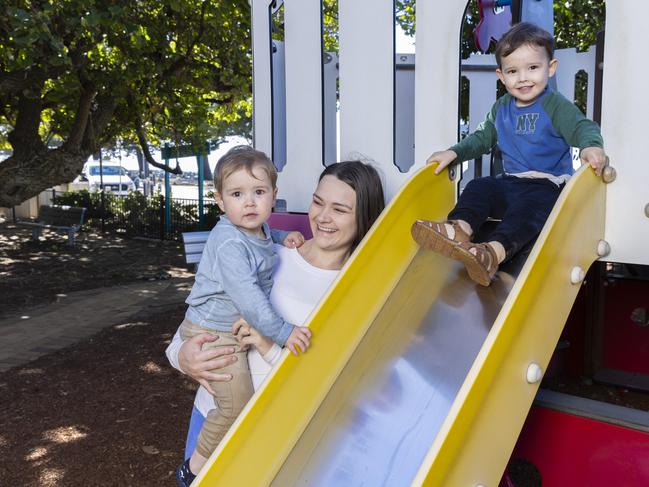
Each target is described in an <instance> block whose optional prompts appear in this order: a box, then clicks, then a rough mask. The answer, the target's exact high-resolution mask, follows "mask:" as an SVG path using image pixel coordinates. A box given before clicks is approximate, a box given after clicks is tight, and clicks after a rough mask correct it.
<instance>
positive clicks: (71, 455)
mask: <svg viewBox="0 0 649 487" xmlns="http://www.w3.org/2000/svg"><path fill="white" fill-rule="evenodd" d="M183 314H184V307H181V308H179V309H177V310H175V311H173V312H170V313H169V312H167V313H164V314H161V315H158V316H150V317H142V318H140V319H137V320H133V321H131V322H129V323H120V324H117V325H114V326H112V327H110V328H107V329H104V330H103V331H101V332H100V333H99V334H97V335H95V336H94V337H92V338H90V339H88V340H84V341H82V342H79V343H77V344H76V345H74V346H73V347H69V348H66V349H63V350H60V351H58V352H55V353H52V354H49V355H45V356H43V357H41V358H39V359H37V360H35V361H33V362H31V363H29V364H28V365H26V366H23V367H19V368H15V369H11V370H8V371H6V372H4V373H1V374H0V418H2V419H1V420H0V423H1V425H2V426H1V428H0V457H2V464H3V467H2V468H1V469H0V485H2V486H76V485H91V486H94V485H97V486H99V485H101V486H113V485H114V486H164V485H169V486H172V485H175V479H174V469H175V467H176V466H177V465H178V464H180V462H181V461H182V456H183V455H182V452H183V448H184V438H185V434H186V431H187V425H188V420H189V414H190V412H191V407H192V401H193V396H194V392H195V386H194V384H193V383H192V381H190V380H187V379H185V378H184V377H183V376H181V375H180V374H179V373H177V372H176V371H174V370H173V369H171V368H170V366H169V364H168V363H167V360H166V357H165V355H164V349H165V348H166V346H167V344H168V343H169V340H170V339H171V337H172V335H173V333H174V332H175V330H176V327H177V326H178V323H180V321H181V320H182V316H183Z"/></svg>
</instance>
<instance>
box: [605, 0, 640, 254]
mask: <svg viewBox="0 0 649 487" xmlns="http://www.w3.org/2000/svg"><path fill="white" fill-rule="evenodd" d="M647 18H649V2H647V1H646V0H624V1H622V0H608V1H607V2H606V45H605V49H604V80H603V93H602V134H603V136H604V146H605V147H606V152H607V153H608V155H609V157H610V159H611V165H612V166H614V167H615V169H617V179H616V180H615V181H614V182H613V183H611V184H609V185H608V187H607V195H606V197H607V200H606V240H607V241H608V242H609V243H610V245H611V254H610V255H609V256H608V257H606V260H611V261H614V262H625V263H636V264H649V251H648V249H649V217H647V215H645V208H646V205H648V204H649V189H648V188H649V164H647V156H646V150H645V147H644V145H645V140H646V134H645V131H646V126H645V122H646V120H647V113H649V101H647V97H646V96H645V94H644V93H643V89H642V86H643V83H642V81H639V80H646V79H647V78H649V64H647V63H646V62H643V60H646V59H647V47H646V44H645V43H644V42H643V36H644V32H645V29H646V28H647V27H646V25H645V24H646V19H647Z"/></svg>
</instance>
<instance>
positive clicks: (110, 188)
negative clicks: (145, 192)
mask: <svg viewBox="0 0 649 487" xmlns="http://www.w3.org/2000/svg"><path fill="white" fill-rule="evenodd" d="M82 175H83V176H84V177H85V179H87V181H88V190H89V191H90V192H94V191H99V190H100V189H101V187H102V186H101V182H102V179H103V188H104V191H105V192H107V193H108V192H110V193H113V194H116V195H119V196H125V195H127V194H128V193H129V192H130V191H134V190H135V183H134V182H133V180H132V179H131V178H130V177H129V175H128V173H127V172H126V169H124V168H123V167H121V166H119V165H117V164H114V163H110V162H104V163H103V164H102V166H101V169H100V166H99V163H98V162H92V163H89V164H86V165H85V166H84V168H83V174H82ZM102 176H103V178H102Z"/></svg>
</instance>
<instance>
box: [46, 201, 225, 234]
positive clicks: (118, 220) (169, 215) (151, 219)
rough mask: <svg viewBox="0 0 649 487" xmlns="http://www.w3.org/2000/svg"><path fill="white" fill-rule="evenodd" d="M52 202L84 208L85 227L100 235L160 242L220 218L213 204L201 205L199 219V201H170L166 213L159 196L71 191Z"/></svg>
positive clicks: (199, 228)
mask: <svg viewBox="0 0 649 487" xmlns="http://www.w3.org/2000/svg"><path fill="white" fill-rule="evenodd" d="M52 201H53V202H54V203H55V204H60V205H71V206H83V207H85V208H87V209H88V211H87V213H86V214H87V219H86V225H89V226H92V227H95V228H98V229H100V230H102V231H107V232H116V233H123V234H125V235H128V236H131V237H136V236H137V237H145V238H152V239H160V240H167V239H169V240H180V238H181V234H182V232H189V231H196V230H209V229H211V228H212V227H213V226H214V225H215V224H216V222H217V221H218V216H219V215H220V214H221V211H220V209H219V208H218V206H217V205H216V203H212V202H206V201H204V203H203V205H204V212H203V217H202V218H199V210H198V208H199V200H197V199H182V198H171V199H170V204H169V210H168V211H167V208H166V206H165V204H166V200H165V197H164V196H163V195H153V196H148V197H147V196H144V195H143V194H141V193H138V192H133V193H129V195H128V196H117V195H113V194H110V193H107V194H101V193H89V192H88V191H75V192H68V193H57V194H56V195H53V198H52Z"/></svg>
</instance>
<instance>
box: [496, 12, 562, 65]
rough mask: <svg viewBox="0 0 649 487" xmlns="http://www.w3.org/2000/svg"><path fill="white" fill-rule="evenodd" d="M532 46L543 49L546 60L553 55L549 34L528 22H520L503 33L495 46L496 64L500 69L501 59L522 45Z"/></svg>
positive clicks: (552, 43) (552, 41)
mask: <svg viewBox="0 0 649 487" xmlns="http://www.w3.org/2000/svg"><path fill="white" fill-rule="evenodd" d="M527 44H529V45H532V46H537V47H540V48H541V49H544V50H545V52H546V53H547V54H548V59H550V60H551V59H552V56H553V55H554V39H553V38H552V36H551V35H550V33H549V32H547V31H545V30H543V29H541V28H540V27H539V26H537V25H534V24H532V23H530V22H520V23H519V24H516V25H515V26H514V27H512V28H511V29H509V30H508V31H507V32H505V35H503V36H502V37H501V39H500V40H499V41H498V43H497V44H496V63H497V64H498V67H499V68H502V58H504V57H507V56H509V55H510V54H511V53H512V52H514V51H515V50H516V49H518V48H519V47H521V46H524V45H527Z"/></svg>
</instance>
